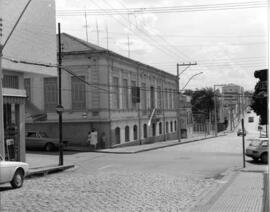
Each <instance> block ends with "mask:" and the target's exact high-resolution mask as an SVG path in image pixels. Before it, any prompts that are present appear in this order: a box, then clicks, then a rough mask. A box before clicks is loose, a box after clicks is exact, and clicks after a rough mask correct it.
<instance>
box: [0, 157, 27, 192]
mask: <svg viewBox="0 0 270 212" xmlns="http://www.w3.org/2000/svg"><path fill="white" fill-rule="evenodd" d="M28 169H29V165H28V164H27V163H23V162H18V161H5V160H4V159H3V157H2V156H1V155H0V184H3V183H10V184H11V186H12V187H13V188H20V187H22V185H23V181H24V177H25V176H26V175H27V173H28Z"/></svg>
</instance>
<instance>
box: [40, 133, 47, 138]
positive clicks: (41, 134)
mask: <svg viewBox="0 0 270 212" xmlns="http://www.w3.org/2000/svg"><path fill="white" fill-rule="evenodd" d="M39 134H40V136H41V137H43V138H48V137H49V136H48V135H47V134H46V133H45V132H40V133H39Z"/></svg>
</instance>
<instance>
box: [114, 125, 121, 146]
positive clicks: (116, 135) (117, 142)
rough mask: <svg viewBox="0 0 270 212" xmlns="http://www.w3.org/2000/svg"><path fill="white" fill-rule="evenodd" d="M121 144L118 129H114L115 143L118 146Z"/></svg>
mask: <svg viewBox="0 0 270 212" xmlns="http://www.w3.org/2000/svg"><path fill="white" fill-rule="evenodd" d="M120 142H121V135H120V127H116V128H115V143H116V144H120Z"/></svg>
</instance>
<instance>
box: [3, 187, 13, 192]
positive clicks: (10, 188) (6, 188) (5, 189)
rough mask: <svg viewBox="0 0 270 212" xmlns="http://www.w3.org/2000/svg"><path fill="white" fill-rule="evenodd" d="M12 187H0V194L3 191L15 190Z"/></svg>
mask: <svg viewBox="0 0 270 212" xmlns="http://www.w3.org/2000/svg"><path fill="white" fill-rule="evenodd" d="M13 189H14V188H12V187H11V186H0V192H2V191H8V190H13Z"/></svg>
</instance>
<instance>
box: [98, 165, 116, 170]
mask: <svg viewBox="0 0 270 212" xmlns="http://www.w3.org/2000/svg"><path fill="white" fill-rule="evenodd" d="M113 166H114V165H107V166H102V167H100V168H98V170H103V169H107V168H110V167H113Z"/></svg>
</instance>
